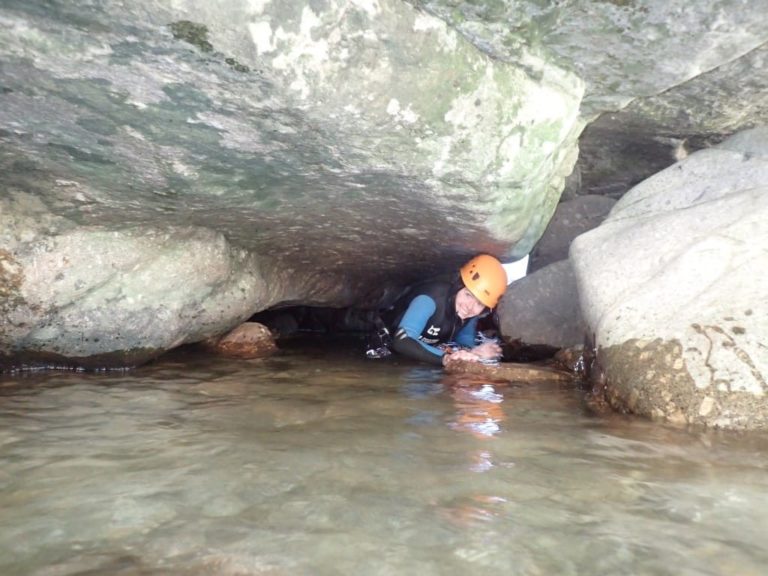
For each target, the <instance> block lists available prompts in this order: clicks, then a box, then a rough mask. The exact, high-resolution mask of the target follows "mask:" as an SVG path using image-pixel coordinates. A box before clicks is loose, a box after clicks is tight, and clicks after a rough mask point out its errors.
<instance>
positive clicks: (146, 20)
mask: <svg viewBox="0 0 768 576" xmlns="http://www.w3.org/2000/svg"><path fill="white" fill-rule="evenodd" d="M0 60H1V61H2V80H1V81H2V85H1V86H0V174H1V175H2V176H0V198H2V201H3V213H2V216H3V230H2V232H3V244H2V245H1V246H0V248H2V249H3V250H4V253H5V254H6V256H4V259H5V261H6V262H7V263H8V266H7V268H8V272H7V273H6V275H7V276H8V278H9V279H8V280H7V281H4V283H5V284H6V285H4V288H3V290H4V293H3V302H2V308H3V310H4V311H5V312H6V313H7V314H8V315H9V316H10V317H12V318H13V320H12V321H11V322H10V324H9V325H8V326H5V327H4V329H3V331H2V334H0V356H3V357H5V358H6V359H7V358H12V357H14V356H18V355H20V354H23V355H25V356H26V357H27V358H28V359H31V360H34V357H38V358H39V359H40V361H41V362H43V363H49V356H50V355H52V354H53V355H59V356H61V357H62V358H66V357H71V358H73V359H77V360H76V361H74V360H73V363H74V364H83V363H88V362H91V361H88V360H86V359H87V357H89V356H93V357H94V358H93V359H92V361H93V362H95V363H99V362H101V361H105V359H106V358H107V356H104V355H105V354H108V353H113V352H114V353H116V354H118V355H119V354H123V353H124V352H125V351H126V350H142V351H143V352H141V353H139V354H138V356H137V358H139V359H145V358H147V357H148V356H150V355H151V354H154V353H157V352H158V351H162V350H163V349H167V348H168V347H170V346H173V345H177V344H179V343H184V342H193V341H195V340H197V339H204V338H206V337H209V336H212V335H215V334H217V333H221V332H224V331H226V330H228V329H230V328H232V327H233V326H235V325H237V324H238V323H239V322H241V321H242V319H243V318H245V317H247V316H248V315H249V314H251V313H253V312H256V311H258V310H261V309H264V308H268V307H270V306H271V305H274V304H292V303H295V304H305V305H333V306H345V305H351V304H353V303H357V304H361V303H363V302H365V301H366V300H368V301H369V302H375V300H376V298H377V294H378V293H379V292H382V291H386V289H387V288H388V287H391V286H392V285H393V284H394V285H397V284H402V283H405V282H407V281H410V280H414V279H416V278H418V277H423V276H424V275H426V274H430V273H437V272H443V271H445V270H448V269H450V268H452V267H454V266H456V265H458V264H459V263H460V262H462V261H463V260H465V259H466V258H467V257H468V256H469V255H471V254H473V253H476V252H479V251H490V252H493V253H496V254H500V255H503V254H509V255H510V256H513V255H515V254H516V255H518V256H522V255H523V254H525V253H527V252H528V251H529V250H530V248H531V247H532V246H533V244H534V243H535V241H536V240H537V239H538V237H539V236H540V235H541V232H542V231H543V229H544V227H545V226H546V223H547V220H548V218H549V215H550V214H551V213H552V212H553V210H554V208H555V205H556V204H557V201H558V197H559V193H560V189H561V188H562V182H563V180H564V178H565V177H566V175H567V174H568V173H569V172H570V171H571V169H572V167H573V164H574V162H575V160H576V155H577V147H576V143H577V138H578V135H579V133H580V132H581V130H582V128H583V125H584V124H583V122H582V121H581V118H580V116H579V104H580V101H581V96H582V93H583V85H584V84H583V82H582V80H581V79H579V78H578V77H577V76H576V75H574V74H572V73H570V72H566V71H564V70H563V69H561V68H560V67H558V66H557V65H555V64H551V63H548V62H546V61H543V60H542V61H541V62H539V64H538V65H537V68H536V71H535V73H532V72H531V71H529V70H526V69H525V68H522V67H519V66H513V65H511V64H507V63H504V62H500V61H498V60H495V59H494V58H492V57H490V56H489V55H487V54H485V53H483V52H482V51H480V50H477V49H476V48H475V47H474V46H473V45H472V44H471V43H470V42H468V41H467V40H466V39H465V38H463V37H462V36H461V35H460V34H458V33H456V32H455V31H454V30H453V29H451V28H450V27H449V26H447V25H446V23H445V22H443V21H441V20H440V19H438V18H436V17H434V16H431V15H429V14H427V13H425V12H423V11H420V10H416V9H414V8H413V7H412V6H410V5H408V4H406V3H403V2H401V1H399V0H381V1H377V2H359V1H352V0H348V1H341V2H330V3H323V2H305V1H299V0H290V1H288V0H286V1H282V2H279V3H278V2H269V1H267V2H251V1H247V0H226V1H224V0H221V1H218V2H213V3H212V2H209V1H208V0H182V1H180V2H173V3H157V2H154V1H149V0H138V1H137V2H130V3H116V2H111V1H108V0H97V1H94V2H89V3H88V4H87V6H86V5H85V4H82V3H72V2H67V1H64V0H54V1H53V2H50V1H45V2H43V1H42V0H31V1H30V0H23V1H22V0H10V1H7V2H3V4H2V7H0ZM448 237H449V238H450V242H445V241H444V239H445V238H448ZM438 239H439V242H437V241H436V240H438ZM102 245H103V248H102ZM44 254H47V256H44ZM174 255H178V256H179V258H176V257H174ZM43 261H45V262H46V264H45V265H41V264H40V263H41V262H43ZM195 261H196V262H195ZM112 271H116V272H115V273H114V274H112ZM63 285H66V289H63V288H60V286H63ZM246 285H247V286H246ZM140 287H146V288H147V290H143V289H140ZM6 293H7V295H6ZM97 309H98V312H96V310H97ZM169 316H172V319H171V320H169V319H168V317H169ZM91 363H92V362H91Z"/></svg>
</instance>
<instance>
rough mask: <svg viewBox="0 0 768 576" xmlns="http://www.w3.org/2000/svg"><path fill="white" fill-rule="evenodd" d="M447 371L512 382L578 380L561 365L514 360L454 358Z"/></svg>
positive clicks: (571, 381)
mask: <svg viewBox="0 0 768 576" xmlns="http://www.w3.org/2000/svg"><path fill="white" fill-rule="evenodd" d="M445 370H446V372H449V373H451V374H476V375H481V376H486V377H488V378H491V379H497V380H507V381H511V382H524V383H525V382H528V383H532V382H540V381H548V382H551V381H554V382H570V383H573V382H575V381H576V376H575V375H574V374H573V373H572V372H568V371H566V370H563V369H561V368H560V367H552V366H538V365H534V364H520V363H514V362H499V363H498V364H483V363H481V362H467V361H464V360H453V361H450V362H448V363H447V364H446V366H445Z"/></svg>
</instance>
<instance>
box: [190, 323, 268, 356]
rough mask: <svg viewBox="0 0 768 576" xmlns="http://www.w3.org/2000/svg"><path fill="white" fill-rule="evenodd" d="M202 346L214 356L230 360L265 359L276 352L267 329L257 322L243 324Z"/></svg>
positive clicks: (207, 341)
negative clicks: (229, 358) (217, 355)
mask: <svg viewBox="0 0 768 576" xmlns="http://www.w3.org/2000/svg"><path fill="white" fill-rule="evenodd" d="M203 346H204V347H205V348H206V349H207V350H209V351H211V352H215V353H216V354H220V355H222V356H229V357H231V358H266V357H268V356H272V355H273V354H274V353H275V352H277V345H276V344H275V339H274V338H273V336H272V333H271V332H270V330H269V328H267V327H266V326H264V325H262V324H259V323H258V322H243V323H242V324H240V326H238V327H237V328H235V329H234V330H232V331H230V332H227V333H226V334H224V335H223V336H221V337H219V338H210V339H208V340H206V341H205V342H203Z"/></svg>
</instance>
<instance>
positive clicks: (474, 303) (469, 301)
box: [456, 288, 485, 320]
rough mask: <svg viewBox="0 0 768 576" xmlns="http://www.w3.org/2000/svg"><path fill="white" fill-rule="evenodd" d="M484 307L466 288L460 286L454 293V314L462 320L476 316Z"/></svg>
mask: <svg viewBox="0 0 768 576" xmlns="http://www.w3.org/2000/svg"><path fill="white" fill-rule="evenodd" d="M484 308H485V306H484V305H483V303H482V302H480V300H478V299H477V298H475V297H474V295H473V294H472V292H470V291H469V289H468V288H462V289H461V290H459V291H458V293H457V294H456V314H458V316H459V318H461V319H462V320H466V319H467V318H472V317H473V316H477V315H478V314H480V313H481V312H482V311H483V309H484Z"/></svg>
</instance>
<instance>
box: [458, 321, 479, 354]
mask: <svg viewBox="0 0 768 576" xmlns="http://www.w3.org/2000/svg"><path fill="white" fill-rule="evenodd" d="M478 320H479V318H478V317H477V316H476V317H474V318H470V319H469V321H468V322H467V323H466V324H464V326H463V327H462V328H461V330H459V332H458V334H456V338H455V340H456V343H457V344H461V345H462V346H465V347H467V348H474V347H475V346H477V343H476V342H475V336H477V321H478Z"/></svg>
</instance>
